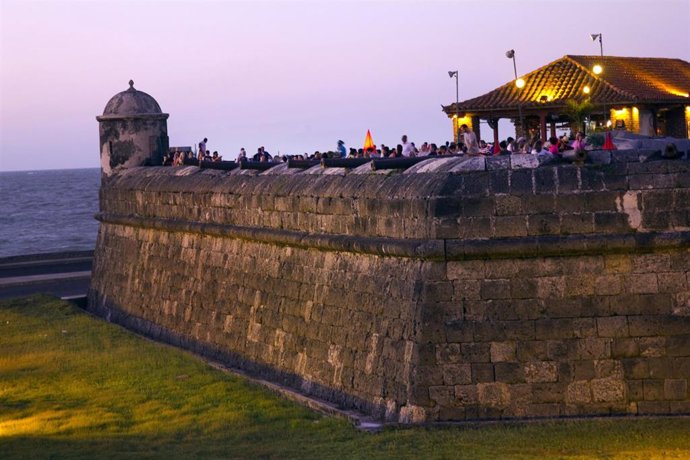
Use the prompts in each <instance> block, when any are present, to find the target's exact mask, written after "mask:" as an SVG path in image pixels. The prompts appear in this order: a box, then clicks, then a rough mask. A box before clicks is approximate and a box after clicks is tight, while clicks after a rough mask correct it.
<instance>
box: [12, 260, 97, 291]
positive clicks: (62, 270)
mask: <svg viewBox="0 0 690 460" xmlns="http://www.w3.org/2000/svg"><path fill="white" fill-rule="evenodd" d="M92 258H93V252H92V251H82V252H72V253H59V254H40V255H30V256H19V257H7V258H3V259H0V299H8V298H12V297H22V296H27V295H31V294H37V293H46V294H52V295H55V296H58V297H79V296H83V295H86V292H87V290H88V289H89V283H90V281H91V263H92Z"/></svg>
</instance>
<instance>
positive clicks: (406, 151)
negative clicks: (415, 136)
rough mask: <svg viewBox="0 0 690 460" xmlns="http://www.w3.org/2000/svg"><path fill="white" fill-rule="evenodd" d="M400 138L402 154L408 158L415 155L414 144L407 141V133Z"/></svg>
mask: <svg viewBox="0 0 690 460" xmlns="http://www.w3.org/2000/svg"><path fill="white" fill-rule="evenodd" d="M400 140H401V141H402V156H403V157H406V158H409V157H413V156H415V148H414V144H412V142H407V135H406V134H403V137H402V138H401V139H400Z"/></svg>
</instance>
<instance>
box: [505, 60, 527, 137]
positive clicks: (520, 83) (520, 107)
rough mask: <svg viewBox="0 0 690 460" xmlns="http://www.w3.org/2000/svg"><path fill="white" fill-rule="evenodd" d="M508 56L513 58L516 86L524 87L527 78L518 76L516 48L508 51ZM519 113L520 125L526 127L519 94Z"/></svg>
mask: <svg viewBox="0 0 690 460" xmlns="http://www.w3.org/2000/svg"><path fill="white" fill-rule="evenodd" d="M506 57H507V58H508V59H512V60H513V72H514V74H515V86H516V87H517V88H518V89H522V88H524V86H525V80H523V79H522V78H518V76H517V64H516V63H515V50H508V51H506ZM518 114H519V116H520V127H521V128H522V129H524V126H523V124H522V104H521V103H520V95H518Z"/></svg>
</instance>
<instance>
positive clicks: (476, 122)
mask: <svg viewBox="0 0 690 460" xmlns="http://www.w3.org/2000/svg"><path fill="white" fill-rule="evenodd" d="M472 131H474V134H475V135H476V136H477V142H479V140H480V139H481V138H482V133H481V131H480V129H479V117H478V116H476V115H474V116H473V117H472Z"/></svg>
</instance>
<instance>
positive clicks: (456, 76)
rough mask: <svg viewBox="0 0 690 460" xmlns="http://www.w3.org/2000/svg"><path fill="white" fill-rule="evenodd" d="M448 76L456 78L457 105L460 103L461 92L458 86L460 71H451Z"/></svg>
mask: <svg viewBox="0 0 690 460" xmlns="http://www.w3.org/2000/svg"><path fill="white" fill-rule="evenodd" d="M448 76H449V77H450V78H453V77H455V103H456V104H457V103H458V102H460V90H459V88H460V87H459V86H458V71H457V70H449V71H448Z"/></svg>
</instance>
